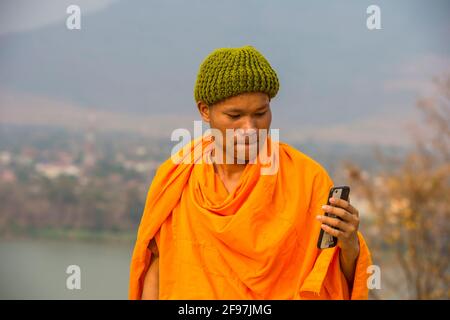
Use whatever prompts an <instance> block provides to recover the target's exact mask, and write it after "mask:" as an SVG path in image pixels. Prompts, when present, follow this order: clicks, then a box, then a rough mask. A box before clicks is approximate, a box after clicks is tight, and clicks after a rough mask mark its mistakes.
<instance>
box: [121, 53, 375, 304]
mask: <svg viewBox="0 0 450 320" xmlns="http://www.w3.org/2000/svg"><path fill="white" fill-rule="evenodd" d="M278 89H279V81H278V77H277V75H276V73H275V71H274V70H273V68H272V67H271V66H270V64H269V62H268V61H267V60H266V59H265V57H264V56H262V54H261V53H260V52H259V51H257V50H256V49H255V48H254V47H252V46H244V47H241V48H221V49H216V50H214V51H213V52H212V53H210V54H209V55H208V56H207V57H206V59H205V60H204V61H203V63H202V64H201V66H200V70H199V74H198V76H197V82H196V85H195V89H194V96H195V100H196V103H197V107H198V111H199V113H200V116H201V118H202V120H203V121H204V122H206V123H208V124H209V126H210V128H211V129H214V130H215V132H216V133H217V132H218V133H220V134H222V136H223V139H217V134H216V135H214V136H212V135H207V134H205V135H203V136H202V137H200V138H197V139H195V140H192V141H191V142H190V143H189V144H187V145H186V146H185V147H184V148H183V149H182V150H180V151H179V152H178V153H177V154H176V157H171V158H169V159H167V160H166V161H165V162H164V163H162V164H161V166H160V167H159V168H158V170H157V172H156V174H155V177H154V179H153V181H152V184H151V186H150V189H149V191H148V194H147V199H146V202H145V207H144V212H143V216H142V219H141V223H140V226H139V230H138V235H137V240H136V244H135V248H134V251H133V256H132V261H131V267H130V287H129V298H130V299H278V300H279V299H367V298H368V287H367V279H368V272H367V268H368V267H369V266H370V265H371V257H370V252H369V249H368V247H367V245H366V243H365V241H364V238H363V237H362V235H361V233H360V232H359V231H358V227H359V212H358V209H357V208H355V207H354V206H353V205H352V204H350V201H344V200H335V199H333V198H331V199H330V201H332V202H331V205H330V206H326V204H327V200H328V199H327V198H328V194H329V190H330V188H331V187H333V181H332V179H331V178H330V177H329V175H328V173H327V172H326V170H325V169H324V168H323V167H322V166H321V165H320V164H319V163H318V162H316V161H315V160H313V159H312V158H310V157H309V156H307V155H306V154H304V153H302V152H301V151H299V150H296V149H295V148H293V147H291V146H290V145H288V144H286V143H283V142H279V141H275V140H276V139H274V138H273V137H271V136H270V135H264V134H263V135H260V134H259V133H260V132H269V129H270V125H271V120H272V110H271V108H270V102H271V99H272V98H274V97H275V96H276V94H277V92H278ZM227 130H228V131H229V130H232V132H236V133H235V134H233V135H232V136H231V138H226V137H227V136H226V132H227ZM242 133H243V137H244V139H241V138H242V136H241V135H242ZM253 146H258V148H257V152H256V157H255V156H254V154H255V153H253V152H251V150H252V149H251V148H252V147H253ZM261 146H263V148H260V147H261ZM198 150H200V152H198ZM219 151H221V152H219ZM263 152H267V154H266V155H267V159H269V160H270V161H269V162H267V161H265V162H263V161H261V159H262V157H261V155H262V153H263ZM230 159H231V160H232V161H229V160H230ZM180 160H182V161H180ZM268 163H269V165H274V164H276V166H274V168H275V170H264V169H267V166H268ZM325 212H328V213H332V214H334V215H336V216H337V217H338V218H332V217H327V216H325V215H324V213H325ZM321 228H322V229H323V230H324V231H325V232H327V233H329V234H331V235H333V236H335V237H337V238H338V245H337V246H335V247H333V248H329V249H322V250H321V249H318V248H317V240H318V237H319V233H320V229H321Z"/></svg>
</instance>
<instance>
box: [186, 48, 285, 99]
mask: <svg viewBox="0 0 450 320" xmlns="http://www.w3.org/2000/svg"><path fill="white" fill-rule="evenodd" d="M279 87H280V84H279V81H278V77H277V74H276V73H275V71H274V70H273V69H272V67H271V66H270V64H269V62H268V61H267V60H266V58H264V56H263V55H262V54H261V53H259V52H258V51H257V50H256V49H255V48H254V47H252V46H244V47H241V48H219V49H216V50H214V51H213V52H212V53H210V54H209V55H208V56H207V57H206V59H205V60H204V61H203V62H202V64H201V65H200V70H199V72H198V76H197V81H196V83H195V89H194V97H195V101H197V102H198V101H203V102H205V103H206V104H207V105H209V106H211V105H213V104H215V103H217V102H219V101H221V100H223V99H226V98H229V97H233V96H236V95H238V94H241V93H244V92H264V93H267V94H268V95H269V97H270V98H273V97H275V95H276V94H277V92H278V89H279Z"/></svg>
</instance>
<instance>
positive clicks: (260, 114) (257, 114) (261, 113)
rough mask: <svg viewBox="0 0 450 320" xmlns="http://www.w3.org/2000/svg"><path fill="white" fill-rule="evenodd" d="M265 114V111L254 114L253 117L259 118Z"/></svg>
mask: <svg viewBox="0 0 450 320" xmlns="http://www.w3.org/2000/svg"><path fill="white" fill-rule="evenodd" d="M266 112H267V111H264V112H259V113H255V115H256V116H257V117H261V116H263V115H265V114H266Z"/></svg>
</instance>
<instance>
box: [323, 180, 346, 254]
mask: <svg viewBox="0 0 450 320" xmlns="http://www.w3.org/2000/svg"><path fill="white" fill-rule="evenodd" d="M337 189H342V192H341V197H340V198H341V199H343V200H346V201H348V197H349V195H350V187H348V186H339V187H333V188H331V189H330V192H329V194H328V198H327V205H330V198H331V197H333V194H334V192H335V190H337ZM325 215H326V216H329V217H336V215H334V214H328V212H325ZM323 237H328V241H326V245H325V246H322V242H323ZM337 241H338V239H337V238H336V237H333V236H331V235H330V234H328V233H326V232H325V231H324V230H323V229H320V234H319V239H318V240H317V248H319V249H327V248H333V247H335V246H336V245H337Z"/></svg>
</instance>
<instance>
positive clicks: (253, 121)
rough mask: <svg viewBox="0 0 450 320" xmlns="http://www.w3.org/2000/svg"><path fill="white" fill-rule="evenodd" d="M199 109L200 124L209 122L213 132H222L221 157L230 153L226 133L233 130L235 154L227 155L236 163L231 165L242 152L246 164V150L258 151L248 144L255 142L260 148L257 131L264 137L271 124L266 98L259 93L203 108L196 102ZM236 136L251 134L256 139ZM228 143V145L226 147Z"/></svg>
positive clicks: (267, 99)
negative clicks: (201, 121) (263, 132)
mask: <svg viewBox="0 0 450 320" xmlns="http://www.w3.org/2000/svg"><path fill="white" fill-rule="evenodd" d="M198 107H199V111H200V114H201V116H202V118H203V120H204V121H205V122H209V124H210V127H211V128H212V129H218V130H219V131H220V132H221V134H222V137H223V139H222V140H223V145H222V148H223V152H224V154H225V152H228V153H230V151H231V150H230V149H231V148H227V139H226V130H227V129H233V130H234V134H233V136H234V139H233V144H234V148H233V149H234V150H233V154H230V155H232V157H233V158H234V160H235V162H234V163H236V160H237V159H238V150H245V160H246V161H248V160H249V156H250V153H249V149H250V148H254V150H257V147H256V146H255V145H250V142H252V141H255V142H256V143H257V144H259V138H260V136H259V132H260V130H262V129H264V130H265V131H266V133H267V132H268V131H269V128H270V123H271V121H272V112H271V110H270V99H269V96H268V95H267V94H265V93H261V92H249V93H243V94H240V95H238V96H234V97H230V98H228V99H225V100H223V101H220V102H218V103H216V104H214V105H212V106H206V105H205V104H203V103H202V102H199V104H198ZM236 129H241V130H236ZM239 133H241V134H244V135H245V134H252V133H254V134H255V136H254V137H248V136H245V137H243V136H242V135H241V136H240V137H239ZM262 142H264V141H262ZM230 143H231V141H230V142H229V143H228V144H230ZM217 147H219V145H217ZM242 152H243V151H242ZM241 154H242V153H241Z"/></svg>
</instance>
